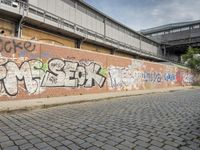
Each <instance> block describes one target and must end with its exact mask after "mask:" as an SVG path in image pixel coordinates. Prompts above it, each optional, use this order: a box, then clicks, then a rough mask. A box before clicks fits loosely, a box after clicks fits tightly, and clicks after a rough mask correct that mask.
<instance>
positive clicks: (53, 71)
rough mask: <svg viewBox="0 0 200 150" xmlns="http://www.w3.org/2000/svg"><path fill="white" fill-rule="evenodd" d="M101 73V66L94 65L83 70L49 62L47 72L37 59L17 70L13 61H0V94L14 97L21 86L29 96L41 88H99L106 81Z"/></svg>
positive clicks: (75, 65) (62, 62) (60, 61)
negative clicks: (1, 92)
mask: <svg viewBox="0 0 200 150" xmlns="http://www.w3.org/2000/svg"><path fill="white" fill-rule="evenodd" d="M45 67H46V66H45ZM100 70H101V66H100V65H99V64H97V63H95V62H91V63H90V64H89V65H85V66H84V65H83V64H81V65H80V64H79V63H78V62H71V61H67V60H63V59H56V58H55V59H51V60H49V61H48V69H46V68H44V63H43V62H42V61H40V60H36V59H35V60H28V61H24V62H23V63H21V65H20V66H18V65H17V64H16V63H15V62H14V61H10V60H7V59H6V58H0V91H4V92H5V93H6V94H7V95H10V96H15V95H17V94H18V92H19V87H20V86H19V83H22V82H23V84H24V88H25V90H26V91H27V92H28V93H29V94H33V93H38V92H39V90H40V88H42V87H73V88H76V87H93V86H96V85H98V86H99V87H102V86H103V85H104V82H105V80H106V77H105V76H103V75H101V74H100V73H99V72H100Z"/></svg>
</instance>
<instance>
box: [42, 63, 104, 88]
mask: <svg viewBox="0 0 200 150" xmlns="http://www.w3.org/2000/svg"><path fill="white" fill-rule="evenodd" d="M100 69H101V66H100V65H98V64H96V63H90V64H89V65H88V66H87V65H85V66H83V65H80V64H79V63H78V62H71V61H65V60H60V59H52V60H50V61H49V70H48V71H47V73H46V75H45V77H44V80H43V82H42V86H45V87H78V86H84V87H92V86H95V83H97V84H98V86H99V87H102V86H103V85H104V82H105V79H106V78H105V77H104V76H103V75H101V74H100V73H99V72H100Z"/></svg>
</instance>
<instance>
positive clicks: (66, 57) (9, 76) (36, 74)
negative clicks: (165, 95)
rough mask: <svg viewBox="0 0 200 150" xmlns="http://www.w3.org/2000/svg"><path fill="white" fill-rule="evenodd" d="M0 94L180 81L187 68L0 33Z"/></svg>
mask: <svg viewBox="0 0 200 150" xmlns="http://www.w3.org/2000/svg"><path fill="white" fill-rule="evenodd" d="M0 52H1V57H0V91H1V92H0V100H13V99H28V98H38V97H52V96H67V95H80V94H87V93H102V92H117V91H128V90H139V89H152V88H166V87H174V86H186V85H190V84H191V83H192V82H193V75H192V73H191V71H190V70H189V69H187V68H180V67H173V66H168V65H163V64H158V63H152V62H148V61H141V60H136V59H131V58H124V57H119V56H114V55H110V54H101V53H96V52H92V51H87V50H80V49H75V48H67V47H63V46H54V45H49V44H42V43H34V42H30V41H27V40H20V39H13V38H6V37H0Z"/></svg>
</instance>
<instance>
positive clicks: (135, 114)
mask: <svg viewBox="0 0 200 150" xmlns="http://www.w3.org/2000/svg"><path fill="white" fill-rule="evenodd" d="M0 149H5V150H7V149H9V150H15V149H22V150H25V149H28V150H34V149H43V150H51V149H58V150H67V149H72V150H76V149H88V150H96V149H104V150H117V149H118V150H177V149H180V150H200V90H198V89H193V90H182V91H176V92H169V93H160V94H149V95H140V96H132V97H126V98H115V99H108V100H103V101H97V102H88V103H80V104H73V105H65V106H59V107H54V108H49V109H42V110H35V111H30V112H23V113H17V114H2V115H0Z"/></svg>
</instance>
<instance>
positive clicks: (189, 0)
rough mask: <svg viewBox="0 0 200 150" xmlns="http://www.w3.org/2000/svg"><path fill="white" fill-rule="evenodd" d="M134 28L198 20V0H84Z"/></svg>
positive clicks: (199, 3)
mask: <svg viewBox="0 0 200 150" xmlns="http://www.w3.org/2000/svg"><path fill="white" fill-rule="evenodd" d="M85 1H86V2H87V3H89V4H90V5H92V6H94V7H95V8H97V9H98V10H100V11H102V12H104V13H105V14H107V15H108V16H110V17H112V18H114V19H116V20H117V21H119V22H121V23H123V24H125V25H127V26H129V27H131V28H132V29H134V30H141V29H147V28H151V27H155V26H159V25H164V24H169V23H174V22H184V21H191V20H200V0H85Z"/></svg>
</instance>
